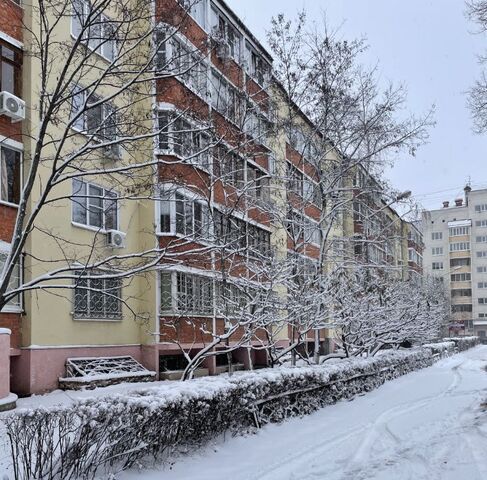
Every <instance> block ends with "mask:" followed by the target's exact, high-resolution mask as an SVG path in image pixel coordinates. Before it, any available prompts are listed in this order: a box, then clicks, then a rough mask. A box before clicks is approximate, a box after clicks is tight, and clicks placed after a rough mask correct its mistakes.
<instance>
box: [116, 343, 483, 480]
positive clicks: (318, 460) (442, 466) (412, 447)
mask: <svg viewBox="0 0 487 480" xmlns="http://www.w3.org/2000/svg"><path fill="white" fill-rule="evenodd" d="M486 366H487V346H480V347H477V348H475V349H472V350H469V351H467V352H463V353H461V354H459V355H455V356H454V357H451V358H448V359H444V360H442V361H440V362H438V363H437V364H436V365H434V366H432V367H430V368H427V369H424V370H421V371H419V372H414V373H411V374H409V375H406V376H404V377H401V378H398V379H396V380H394V381H392V382H388V383H386V384H385V385H383V386H382V387H380V388H379V389H377V390H374V391H373V392H370V393H368V394H367V395H365V396H362V397H359V398H356V399H355V400H354V401H353V402H341V403H339V404H337V405H334V406H331V407H327V408H324V409H322V410H320V411H318V412H316V413H315V414H313V415H310V416H308V417H304V418H301V419H292V420H290V421H288V422H286V423H284V424H282V425H270V426H267V427H266V428H264V429H263V430H262V431H260V432H259V433H258V434H257V435H250V436H247V437H238V438H229V439H227V441H226V442H220V443H218V444H214V445H212V446H211V447H208V448H206V449H205V450H203V451H201V452H199V453H198V454H197V455H194V456H192V457H187V458H183V459H180V460H179V461H177V462H176V463H175V464H174V465H173V466H172V468H171V469H169V467H166V468H164V469H162V470H161V471H147V472H144V473H142V472H135V471H134V472H126V473H123V474H121V475H120V476H118V477H117V478H118V479H119V480H135V479H141V480H155V479H160V480H175V479H178V480H183V479H193V478H197V479H198V480H210V479H211V480H215V479H232V480H243V479H245V480H251V479H254V480H257V479H259V480H286V479H293V480H297V479H326V480H352V479H353V480H365V479H367V480H369V479H377V480H378V479H383V480H406V479H411V480H413V479H414V480H419V479H427V480H485V479H487V410H482V408H481V404H482V402H485V401H486V400H487V371H486V370H485V367H486Z"/></svg>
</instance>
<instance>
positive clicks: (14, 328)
mask: <svg viewBox="0 0 487 480" xmlns="http://www.w3.org/2000/svg"><path fill="white" fill-rule="evenodd" d="M19 3H20V2H14V1H11V0H2V1H1V2H0V62H1V63H0V92H2V93H1V94H0V95H2V99H1V101H0V105H1V107H0V108H2V109H3V108H5V102H6V100H7V99H8V97H9V96H10V95H13V96H15V97H17V98H19V97H22V96H23V93H22V92H23V84H24V79H23V77H24V75H23V45H24V44H23V33H24V32H23V26H22V21H23V9H22V8H21V6H20V4H19ZM3 92H5V93H3ZM23 150H24V143H23V136H22V123H21V122H12V121H10V119H9V118H8V117H6V116H5V115H0V267H1V266H2V263H3V262H2V260H3V259H4V258H5V256H6V253H7V250H8V247H9V245H10V242H11V239H12V234H13V225H14V222H15V217H16V213H17V205H18V203H19V195H20V186H21V158H22V155H23ZM20 275H21V271H20V269H17V271H16V276H20ZM21 313H22V308H21V304H20V300H19V299H15V300H14V301H12V302H10V304H9V305H8V306H7V307H6V308H4V309H3V310H2V311H1V312H0V410H1V405H2V399H5V398H6V397H7V395H8V394H9V390H10V388H9V385H10V369H9V364H10V358H12V359H13V358H18V356H19V354H20V345H21V333H20V325H21Z"/></svg>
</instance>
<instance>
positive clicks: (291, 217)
mask: <svg viewBox="0 0 487 480" xmlns="http://www.w3.org/2000/svg"><path fill="white" fill-rule="evenodd" d="M286 230H287V231H288V233H289V235H290V237H291V238H292V239H293V240H294V241H295V242H296V241H298V240H301V241H302V242H304V243H314V244H316V245H321V241H322V235H323V232H322V230H321V228H320V226H319V224H318V223H317V222H314V221H313V220H311V219H309V218H308V217H305V216H304V215H302V214H301V213H298V212H296V211H294V210H290V211H289V212H288V216H287V219H286Z"/></svg>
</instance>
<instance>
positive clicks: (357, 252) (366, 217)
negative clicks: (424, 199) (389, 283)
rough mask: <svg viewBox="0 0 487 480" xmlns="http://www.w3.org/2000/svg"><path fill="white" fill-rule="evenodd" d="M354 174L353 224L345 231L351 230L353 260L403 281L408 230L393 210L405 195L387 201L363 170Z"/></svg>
mask: <svg viewBox="0 0 487 480" xmlns="http://www.w3.org/2000/svg"><path fill="white" fill-rule="evenodd" d="M354 172H355V173H354V175H353V184H352V196H353V202H352V209H353V217H352V218H351V220H353V223H350V222H349V225H348V229H349V230H350V229H353V230H352V232H353V233H351V232H350V233H349V234H348V236H349V237H350V238H351V239H352V245H353V249H354V251H353V254H354V260H355V261H356V262H357V264H358V265H367V266H368V267H369V268H370V267H372V268H375V269H376V271H377V272H379V273H380V274H384V273H385V274H386V275H390V276H391V277H393V278H398V279H403V280H406V279H407V278H409V273H408V261H407V260H406V259H408V250H409V248H408V235H409V232H410V229H411V228H412V226H411V225H410V224H409V223H408V222H407V221H405V220H404V219H403V218H402V217H401V216H400V215H399V214H398V213H397V211H396V210H395V209H394V208H393V205H394V203H396V202H397V201H400V200H401V198H402V197H406V195H405V194H402V195H401V196H400V197H401V198H392V199H388V198H387V197H386V196H385V195H384V189H383V187H382V186H381V185H380V183H379V182H377V180H375V178H374V177H373V175H371V174H370V173H368V172H367V171H366V170H365V168H363V167H362V166H357V167H355V168H354ZM408 194H409V192H408ZM415 248H416V247H415ZM417 248H418V249H419V246H418V247H417ZM418 272H419V269H418Z"/></svg>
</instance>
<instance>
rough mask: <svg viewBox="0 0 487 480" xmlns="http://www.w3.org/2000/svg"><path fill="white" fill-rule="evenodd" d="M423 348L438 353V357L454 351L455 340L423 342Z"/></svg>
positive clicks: (434, 353)
mask: <svg viewBox="0 0 487 480" xmlns="http://www.w3.org/2000/svg"><path fill="white" fill-rule="evenodd" d="M423 348H429V349H430V350H431V352H432V353H433V355H439V356H440V357H447V356H448V355H452V354H454V353H455V342H447V341H443V342H438V343H425V344H424V345H423Z"/></svg>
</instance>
